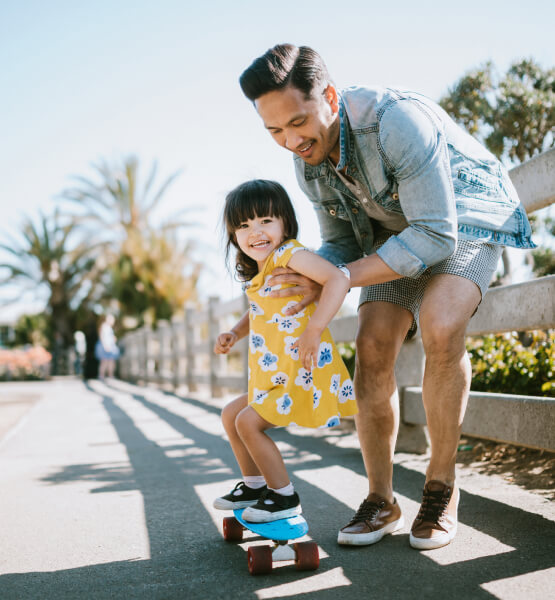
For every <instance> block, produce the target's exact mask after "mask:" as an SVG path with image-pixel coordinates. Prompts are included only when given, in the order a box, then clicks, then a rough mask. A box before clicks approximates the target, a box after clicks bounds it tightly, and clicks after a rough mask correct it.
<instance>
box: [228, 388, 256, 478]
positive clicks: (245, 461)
mask: <svg viewBox="0 0 555 600" xmlns="http://www.w3.org/2000/svg"><path fill="white" fill-rule="evenodd" d="M247 400H248V396H247V394H243V395H242V396H239V397H238V398H235V400H232V401H231V402H230V403H229V404H227V405H226V406H225V407H224V409H223V410H222V423H223V426H224V429H225V431H226V433H227V437H228V438H229V443H230V444H231V449H232V450H233V454H235V458H236V460H237V463H238V465H239V469H241V473H242V475H243V477H248V476H256V475H261V473H260V469H259V468H258V467H257V466H256V463H255V462H254V460H253V459H252V457H251V455H250V453H249V451H248V450H247V448H246V447H245V444H244V443H243V441H242V440H241V437H240V436H239V433H238V432H237V428H236V426H235V421H236V419H237V415H238V414H239V413H240V412H241V411H242V410H244V409H245V408H247V404H248V401H247Z"/></svg>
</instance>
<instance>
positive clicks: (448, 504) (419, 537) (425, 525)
mask: <svg viewBox="0 0 555 600" xmlns="http://www.w3.org/2000/svg"><path fill="white" fill-rule="evenodd" d="M458 504H459V488H458V487H457V486H456V485H454V486H453V487H451V486H448V485H445V484H444V483H442V482H441V481H428V483H427V484H426V485H425V486H424V492H423V495H422V504H421V505H420V510H419V512H418V515H416V519H415V520H414V523H413V524H412V528H411V531H410V537H409V541H410V545H411V546H412V547H413V548H416V549H417V550H433V549H434V548H441V547H442V546H446V545H447V544H448V543H449V542H450V541H451V540H452V539H453V538H454V537H455V534H456V533H457V506H458Z"/></svg>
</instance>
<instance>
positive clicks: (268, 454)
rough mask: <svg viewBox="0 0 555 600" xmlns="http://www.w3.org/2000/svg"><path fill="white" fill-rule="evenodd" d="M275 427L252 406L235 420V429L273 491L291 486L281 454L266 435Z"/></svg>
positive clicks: (246, 408)
mask: <svg viewBox="0 0 555 600" xmlns="http://www.w3.org/2000/svg"><path fill="white" fill-rule="evenodd" d="M272 427H274V425H272V424H271V423H268V421H266V420H265V419H263V418H262V417H261V416H260V415H259V414H258V413H257V412H256V411H255V410H254V409H253V408H252V407H251V406H246V407H245V408H243V410H241V411H240V412H239V414H238V415H237V418H236V419H235V428H236V431H237V433H238V434H239V437H240V438H241V441H242V443H243V445H244V447H245V449H246V450H247V451H248V454H249V456H250V457H252V459H251V460H253V461H254V463H255V464H256V465H257V466H258V469H259V473H262V475H264V479H266V484H267V485H268V487H270V488H272V489H275V490H276V489H280V488H282V487H285V486H286V485H288V484H289V482H290V480H289V475H288V474H287V469H286V468H285V464H284V462H283V458H282V456H281V453H280V451H279V449H278V447H277V446H276V444H275V443H274V441H273V440H272V439H271V438H269V437H268V436H267V435H266V433H265V432H266V430H267V429H271V428H272Z"/></svg>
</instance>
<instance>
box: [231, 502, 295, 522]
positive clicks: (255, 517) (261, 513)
mask: <svg viewBox="0 0 555 600" xmlns="http://www.w3.org/2000/svg"><path fill="white" fill-rule="evenodd" d="M302 512H303V510H302V508H301V505H300V504H299V506H295V507H293V508H288V509H287V510H280V511H278V512H275V513H271V512H268V511H266V510H258V509H257V508H247V509H245V512H244V513H243V519H244V520H245V521H248V522H249V523H270V522H271V521H279V520H280V519H288V518H289V517H295V516H297V515H300V514H301V513H302Z"/></svg>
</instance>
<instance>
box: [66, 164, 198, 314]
mask: <svg viewBox="0 0 555 600" xmlns="http://www.w3.org/2000/svg"><path fill="white" fill-rule="evenodd" d="M93 168H94V169H95V171H96V175H97V177H96V179H89V178H85V177H74V178H73V179H74V181H75V182H76V183H77V185H75V186H74V187H71V188H69V189H67V190H65V191H64V192H63V193H62V197H63V198H64V199H66V200H69V201H70V202H71V203H72V204H74V205H75V204H78V205H79V211H78V213H77V214H74V215H73V218H74V220H75V222H76V223H79V224H82V225H84V226H88V227H91V228H94V232H95V235H96V236H97V237H98V239H99V241H100V242H102V243H103V244H104V258H105V262H106V264H108V265H111V266H110V268H109V273H110V276H111V277H110V283H109V284H108V291H109V292H111V294H112V298H115V299H116V300H117V301H118V302H119V305H120V310H121V313H122V315H124V316H131V317H134V318H135V319H136V320H137V321H138V322H139V323H141V322H142V321H143V319H144V317H145V315H146V314H148V313H150V314H151V316H152V318H153V320H154V321H156V320H157V319H161V318H169V317H170V316H171V315H172V314H173V313H174V312H175V311H176V310H178V309H179V308H181V307H182V306H183V303H184V301H185V300H188V299H191V298H194V297H195V287H196V283H197V279H198V273H199V269H200V265H199V264H198V263H197V262H196V261H194V260H193V259H192V256H191V255H192V246H191V244H182V243H179V241H178V239H177V235H176V232H177V230H179V229H181V228H183V227H186V226H190V225H191V223H188V222H186V221H182V220H180V215H173V216H172V217H171V219H170V220H168V221H166V222H165V223H162V224H161V225H158V226H156V227H155V226H154V225H153V223H152V221H153V214H154V213H155V210H156V209H157V208H158V207H159V206H160V204H161V202H162V200H163V198H164V195H165V193H166V192H167V190H168V189H169V187H170V186H171V185H172V184H173V183H174V181H175V180H176V179H177V177H178V176H179V175H180V171H177V172H175V173H173V174H172V175H170V176H169V177H168V178H167V179H166V180H164V181H163V182H162V184H161V185H160V186H159V187H158V188H157V189H154V186H155V180H156V176H157V172H158V169H157V164H156V163H154V164H153V166H152V167H151V169H150V172H149V175H148V177H147V178H146V182H145V183H144V185H141V184H140V181H139V161H138V159H137V158H136V157H135V156H128V157H126V158H124V159H123V160H122V163H121V165H118V164H115V165H110V164H108V163H107V162H102V163H100V164H99V165H93ZM188 210H190V209H188Z"/></svg>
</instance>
